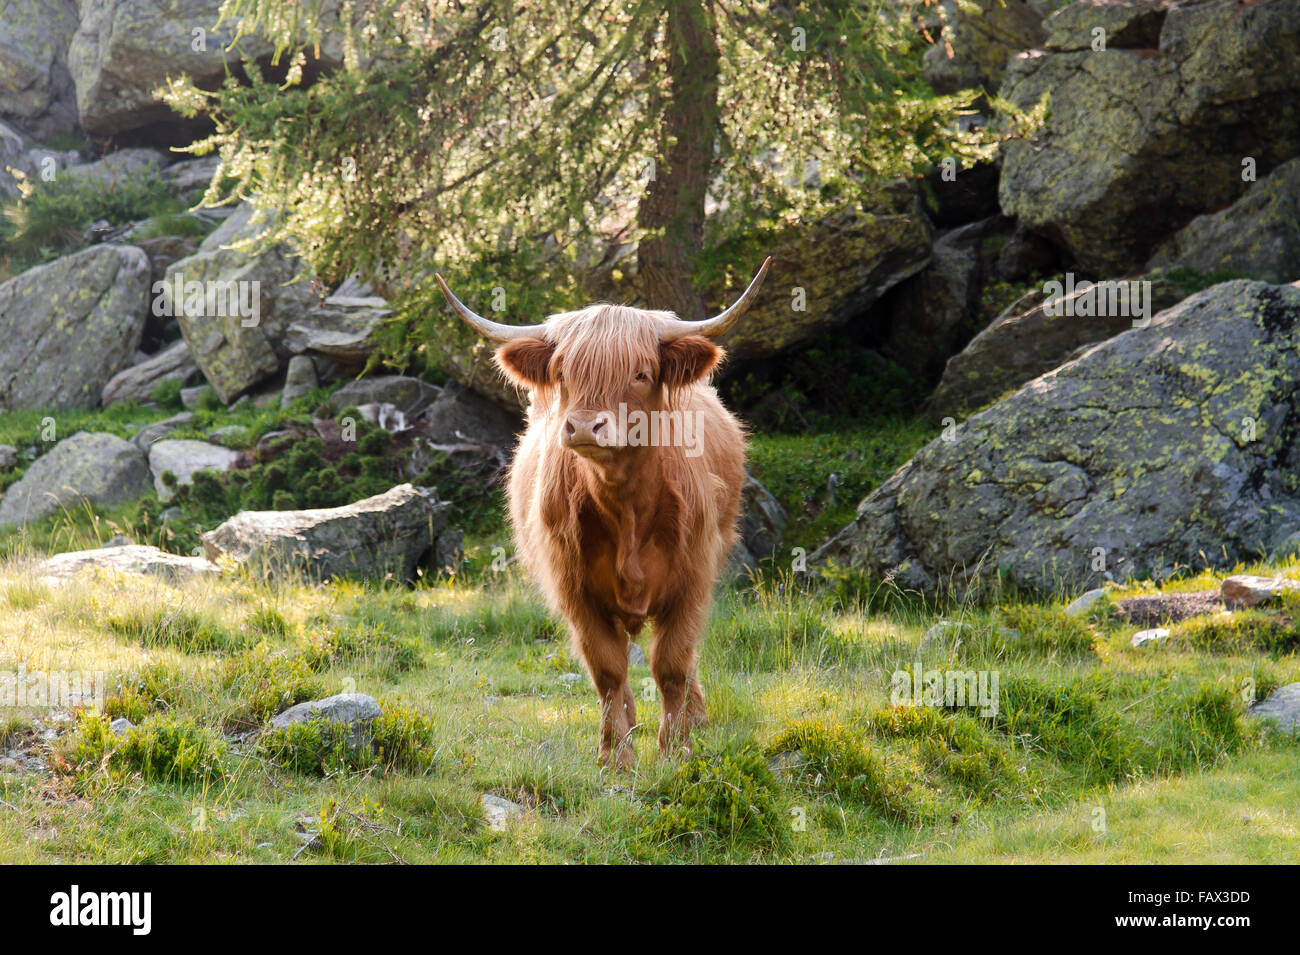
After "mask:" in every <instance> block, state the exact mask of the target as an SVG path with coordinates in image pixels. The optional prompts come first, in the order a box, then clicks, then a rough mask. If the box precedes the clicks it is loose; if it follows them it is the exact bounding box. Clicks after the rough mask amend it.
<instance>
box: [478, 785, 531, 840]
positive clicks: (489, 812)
mask: <svg viewBox="0 0 1300 955" xmlns="http://www.w3.org/2000/svg"><path fill="white" fill-rule="evenodd" d="M479 801H480V803H482V806H483V818H484V819H486V820H487V826H488V828H489V829H491V830H492V831H493V832H505V831H506V826H508V825H509V824H510V820H511V819H518V818H519V817H520V816H522V815H523V814H524V807H523V806H521V805H519V804H518V803H515V802H511V801H510V800H509V799H502V798H501V797H500V796H494V795H492V794H491V793H484V794H483V796H482V797H481V799H480V800H479Z"/></svg>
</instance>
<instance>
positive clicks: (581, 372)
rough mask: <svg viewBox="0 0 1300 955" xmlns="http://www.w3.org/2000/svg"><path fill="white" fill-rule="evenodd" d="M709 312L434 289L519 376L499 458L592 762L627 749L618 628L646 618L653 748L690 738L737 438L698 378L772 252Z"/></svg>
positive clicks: (733, 492) (698, 713)
mask: <svg viewBox="0 0 1300 955" xmlns="http://www.w3.org/2000/svg"><path fill="white" fill-rule="evenodd" d="M771 261H772V260H771V259H770V258H769V259H768V260H767V261H766V262H764V263H763V267H762V268H761V269H760V270H759V272H758V275H756V276H755V277H754V280H753V282H751V283H750V285H749V288H748V289H746V290H745V293H744V295H742V296H741V297H740V299H739V301H737V302H736V303H735V304H734V305H732V306H731V308H729V309H727V310H726V311H725V312H723V313H722V314H721V315H718V316H717V317H716V318H712V319H708V320H706V321H701V322H685V321H682V320H680V319H678V318H677V316H675V315H673V314H672V313H671V312H654V311H646V310H643V309H637V308H628V307H625V306H621V305H592V306H590V307H588V308H584V309H582V310H581V311H577V312H566V313H564V314H560V315H553V316H551V317H550V318H549V319H548V320H547V321H546V322H544V323H543V324H541V325H535V326H530V327H519V326H511V325H502V324H499V323H497V322H493V321H490V320H488V319H485V318H483V317H482V316H479V315H476V314H475V313H474V312H472V311H470V310H469V309H468V308H467V307H466V306H465V305H464V304H463V303H462V302H461V301H460V300H459V299H457V298H456V296H455V295H453V294H452V293H451V290H450V289H448V288H447V285H446V283H445V282H443V280H442V277H441V276H439V277H438V283H439V285H441V286H442V291H443V294H444V295H446V296H447V301H448V302H450V303H451V306H452V308H454V309H455V310H456V311H457V312H458V313H459V314H460V315H461V316H462V317H463V318H464V319H465V320H466V321H467V322H469V324H470V325H471V326H473V327H474V328H475V329H476V330H477V331H478V332H479V333H480V334H482V335H483V336H485V337H487V338H489V339H492V340H493V341H497V342H502V343H503V344H502V346H501V347H500V348H499V349H498V350H497V353H496V360H497V364H498V365H499V366H500V368H501V370H502V371H503V372H504V373H505V375H506V376H507V377H508V378H509V379H510V380H511V381H513V382H515V383H516V384H517V385H520V386H521V387H524V388H527V389H529V391H530V396H531V403H530V405H529V409H528V427H527V430H526V432H525V433H524V435H523V437H522V439H521V440H520V444H519V450H518V452H517V453H516V455H515V460H514V463H513V464H512V466H511V471H510V484H509V491H508V497H509V503H510V521H511V524H512V525H513V528H514V537H515V543H516V547H517V549H518V552H519V555H520V558H521V559H522V561H523V563H524V566H525V567H526V568H527V569H528V571H529V572H530V573H531V574H532V576H533V578H534V579H535V580H536V581H537V582H538V584H539V585H540V586H541V589H542V591H543V593H544V594H545V595H546V598H547V600H548V602H549V603H550V604H551V606H552V607H553V608H554V609H555V611H556V612H558V613H559V614H560V615H562V616H563V617H564V619H565V620H566V621H568V624H569V630H570V636H571V638H572V641H573V646H574V650H575V652H576V653H577V654H579V655H580V656H581V657H582V659H583V660H584V661H585V662H586V664H587V670H588V672H589V673H590V674H591V680H592V683H593V684H595V687H596V692H597V693H598V694H599V695H600V702H601V716H600V761H601V763H602V764H604V763H606V762H607V761H609V759H610V757H611V756H612V757H613V759H614V761H615V762H616V763H617V764H618V765H619V766H623V767H629V766H631V765H632V764H633V763H634V761H635V757H634V752H633V747H632V745H631V742H630V739H629V737H630V734H631V732H632V729H633V727H634V726H635V725H636V704H635V702H634V699H633V695H632V690H631V688H630V687H629V686H628V682H627V655H628V641H629V640H630V639H634V638H635V637H636V636H637V635H638V634H639V633H640V632H641V628H642V627H643V625H644V624H645V622H646V621H647V620H651V621H653V623H654V638H653V640H652V642H651V645H650V669H651V672H653V674H654V678H655V682H656V683H657V684H658V686H659V696H660V700H661V701H662V704H663V717H662V720H661V722H660V724H659V751H660V753H661V754H668V753H670V752H671V751H674V750H681V751H685V752H686V753H689V752H690V727H691V726H692V725H693V724H699V723H702V722H703V721H704V718H705V716H704V694H703V693H702V692H701V690H700V685H699V681H698V680H697V679H696V675H695V661H696V644H697V643H698V642H699V638H700V633H701V631H702V630H703V629H704V624H705V619H706V618H707V616H708V612H709V603H710V600H711V598H712V592H713V584H714V580H715V579H716V578H717V575H718V572H719V570H720V569H721V568H722V564H723V562H724V561H725V560H726V559H727V555H728V554H729V553H730V551H731V548H732V546H733V544H734V543H735V540H736V528H735V525H736V517H737V513H738V511H739V509H740V488H741V484H742V482H743V481H744V474H745V437H744V434H743V432H742V430H741V427H740V424H739V423H738V422H737V421H736V419H735V418H734V417H732V415H731V413H730V412H728V411H727V410H726V409H725V408H724V407H723V406H722V403H721V402H720V401H719V400H718V395H717V393H716V392H715V391H714V390H713V388H712V387H710V386H709V384H708V383H707V382H708V378H709V376H710V374H711V372H712V371H713V369H714V367H715V366H716V365H717V363H718V361H719V360H720V359H721V358H722V354H723V352H722V349H720V348H719V347H718V346H716V345H714V344H713V343H712V342H711V341H709V339H710V338H715V337H717V336H718V335H721V334H722V333H723V332H725V331H726V330H727V329H728V328H730V327H731V326H732V325H733V324H735V322H736V320H737V319H739V318H740V316H741V314H742V313H743V312H744V311H745V309H747V308H748V307H749V305H750V303H751V302H752V301H753V299H754V296H755V294H756V293H757V291H758V287H759V285H761V284H762V282H763V279H764V277H765V276H766V275H767V270H768V267H769V266H770V265H771Z"/></svg>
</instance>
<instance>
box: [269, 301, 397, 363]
mask: <svg viewBox="0 0 1300 955" xmlns="http://www.w3.org/2000/svg"><path fill="white" fill-rule="evenodd" d="M373 301H376V302H383V299H374V300H373ZM391 314H392V312H391V311H390V310H389V309H388V308H384V307H379V308H376V307H373V306H370V305H359V306H358V305H351V304H346V303H337V302H333V303H332V302H331V301H330V300H327V301H326V302H325V304H324V305H323V306H322V307H320V308H313V309H312V310H310V311H309V312H307V313H306V314H304V315H303V316H302V318H300V319H299V320H298V321H296V322H294V323H293V324H292V325H290V326H289V329H288V332H287V333H286V338H285V347H287V348H288V349H289V351H291V352H294V353H295V354H301V353H304V352H310V353H312V354H316V355H323V356H325V357H326V358H333V359H335V360H337V361H341V362H345V363H349V364H359V363H361V362H364V361H365V360H366V359H367V358H368V357H369V356H370V354H371V353H372V352H373V351H374V350H375V349H376V348H377V347H379V343H378V340H377V337H376V336H377V333H378V332H379V329H380V326H381V325H382V324H383V321H384V319H385V318H387V317H388V316H389V315H391Z"/></svg>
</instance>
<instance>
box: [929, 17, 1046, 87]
mask: <svg viewBox="0 0 1300 955" xmlns="http://www.w3.org/2000/svg"><path fill="white" fill-rule="evenodd" d="M939 9H940V11H941V13H942V17H943V32H942V34H941V35H940V36H939V37H938V42H937V43H935V44H934V45H933V46H931V47H930V48H929V49H928V50H926V51H925V57H924V70H925V78H926V80H927V81H928V82H929V84H930V85H931V86H933V87H934V89H935V92H937V93H955V92H957V91H958V90H961V89H970V88H973V87H975V88H978V87H982V88H984V89H987V90H989V91H991V92H994V93H996V92H997V90H998V87H999V86H1000V85H1001V83H1002V74H1003V72H1004V71H1005V70H1006V66H1007V60H1008V58H1010V56H1011V55H1012V54H1013V53H1019V52H1020V51H1021V50H1028V49H1031V48H1033V47H1037V46H1041V45H1042V43H1043V40H1044V39H1045V38H1046V36H1047V33H1046V31H1045V30H1044V29H1043V18H1042V16H1041V15H1040V14H1039V13H1038V12H1037V11H1035V10H1034V9H1033V8H1032V7H1031V6H1030V5H1029V4H1027V3H1026V2H1025V0H963V2H961V3H958V2H957V0H942V2H941V3H940V4H939Z"/></svg>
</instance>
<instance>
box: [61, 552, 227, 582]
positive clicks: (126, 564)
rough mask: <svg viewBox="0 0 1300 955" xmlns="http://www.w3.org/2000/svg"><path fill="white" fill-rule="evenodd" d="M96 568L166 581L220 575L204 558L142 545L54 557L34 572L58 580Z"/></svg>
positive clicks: (212, 564) (214, 565) (214, 566)
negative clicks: (143, 575) (154, 577)
mask: <svg viewBox="0 0 1300 955" xmlns="http://www.w3.org/2000/svg"><path fill="white" fill-rule="evenodd" d="M96 568H104V569H107V570H112V571H118V572H121V573H127V574H148V575H153V576H156V577H162V578H165V579H167V580H169V581H180V580H186V579H189V578H192V577H204V576H208V575H215V574H218V573H220V571H219V570H218V569H217V565H216V564H214V563H212V562H211V561H210V560H207V559H206V558H203V557H187V556H184V555H182V554H169V553H167V552H166V551H165V550H159V549H158V548H157V547H149V546H146V545H144V544H119V545H117V546H114V547H96V548H94V549H92V550H77V551H69V552H68V553H65V554H55V555H54V556H53V557H50V558H48V559H46V560H44V561H42V562H41V563H40V564H38V565H37V567H36V573H37V574H38V575H39V576H41V577H54V578H57V579H62V578H66V577H72V576H74V575H76V574H79V573H81V572H82V571H83V570H93V569H96Z"/></svg>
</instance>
